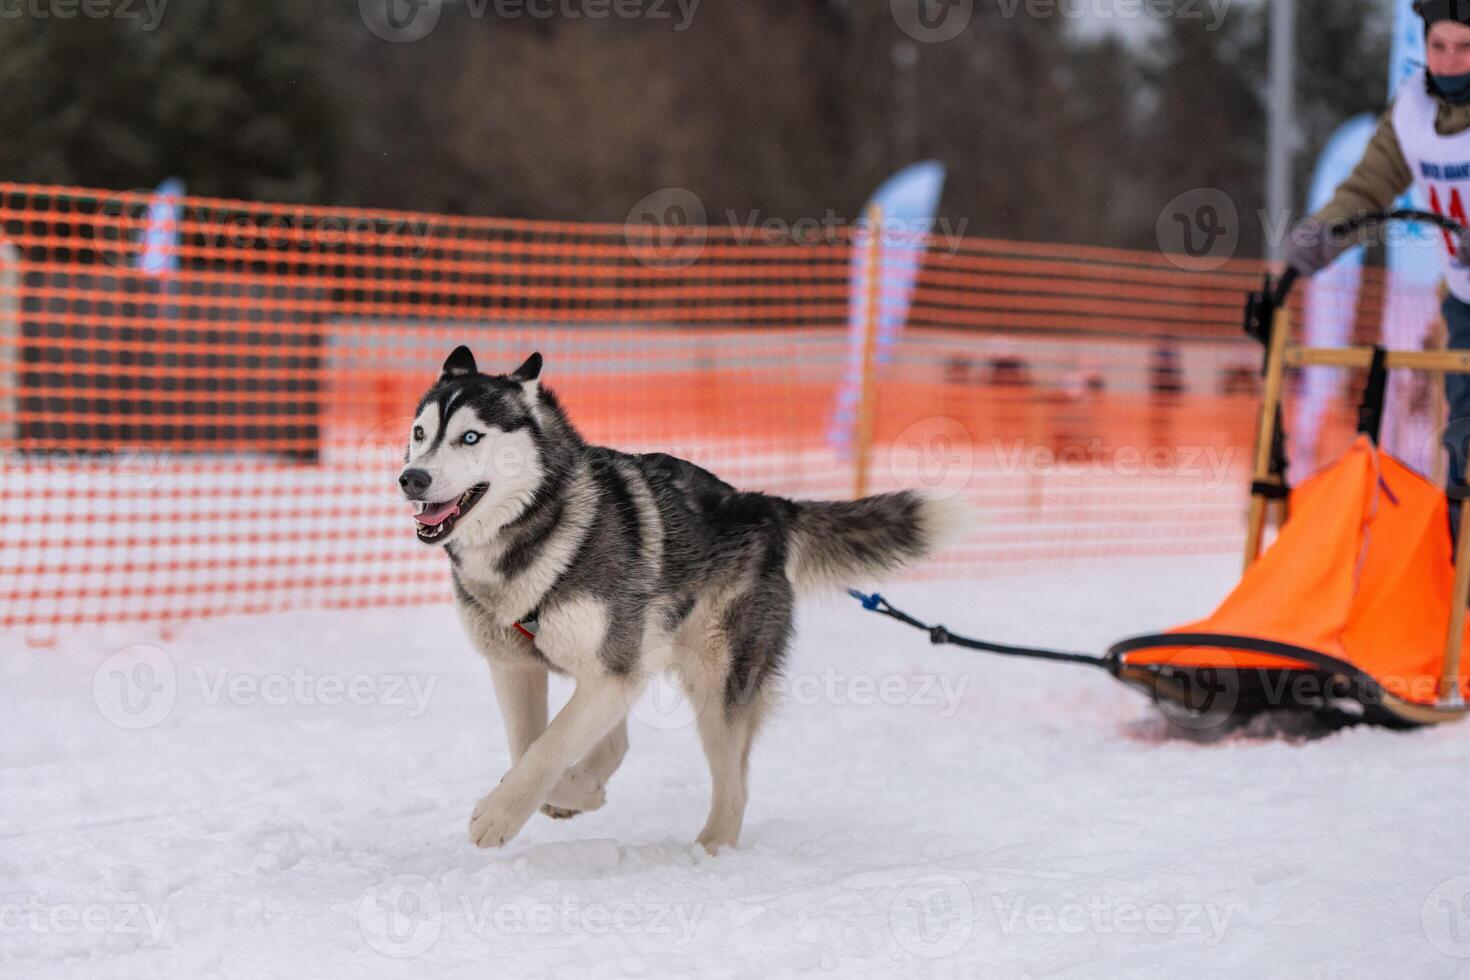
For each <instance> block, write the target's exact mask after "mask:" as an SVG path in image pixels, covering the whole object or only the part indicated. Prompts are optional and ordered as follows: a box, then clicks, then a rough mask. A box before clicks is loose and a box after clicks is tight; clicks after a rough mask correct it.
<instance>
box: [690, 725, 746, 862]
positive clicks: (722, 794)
mask: <svg viewBox="0 0 1470 980" xmlns="http://www.w3.org/2000/svg"><path fill="white" fill-rule="evenodd" d="M760 714H761V711H760V707H759V705H758V704H734V705H729V704H725V703H723V701H722V700H721V699H719V698H714V699H711V702H710V703H707V704H706V705H705V706H704V710H703V711H701V712H700V713H699V740H700V742H701V743H702V744H703V745H704V754H705V757H706V758H707V759H708V760H709V774H710V784H711V791H710V807H709V818H708V819H707V820H706V821H705V822H704V829H703V830H701V831H700V832H699V837H698V838H697V839H698V841H699V843H700V844H701V845H703V847H704V849H705V850H706V851H709V852H710V853H711V854H713V853H714V852H715V849H716V848H719V847H734V846H735V842H736V840H737V839H738V838H739V837H740V825H741V824H742V823H743V822H744V821H745V801H746V774H747V773H748V772H749V770H750V745H751V742H752V741H753V740H754V738H755V731H756V728H757V726H758V725H759V723H760Z"/></svg>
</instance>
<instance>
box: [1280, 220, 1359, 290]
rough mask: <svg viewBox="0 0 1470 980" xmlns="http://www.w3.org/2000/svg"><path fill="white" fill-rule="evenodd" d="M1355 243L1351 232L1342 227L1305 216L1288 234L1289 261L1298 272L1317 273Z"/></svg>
mask: <svg viewBox="0 0 1470 980" xmlns="http://www.w3.org/2000/svg"><path fill="white" fill-rule="evenodd" d="M1354 244H1355V242H1354V241H1353V237H1352V235H1351V234H1343V229H1341V228H1331V227H1328V226H1326V225H1322V224H1320V223H1318V222H1317V221H1314V220H1313V219H1311V218H1303V219H1302V220H1300V221H1298V222H1297V223H1296V226H1295V227H1294V228H1292V229H1291V234H1290V235H1289V236H1287V239H1286V255H1285V258H1286V264H1287V265H1289V266H1291V267H1292V268H1293V269H1295V270H1296V271H1297V274H1298V275H1301V276H1311V275H1316V274H1317V273H1318V272H1320V271H1322V270H1323V269H1325V268H1327V266H1329V265H1331V264H1332V260H1333V259H1335V258H1337V257H1338V256H1339V255H1341V254H1342V253H1343V252H1345V251H1347V250H1348V249H1349V248H1350V247H1352V245H1354Z"/></svg>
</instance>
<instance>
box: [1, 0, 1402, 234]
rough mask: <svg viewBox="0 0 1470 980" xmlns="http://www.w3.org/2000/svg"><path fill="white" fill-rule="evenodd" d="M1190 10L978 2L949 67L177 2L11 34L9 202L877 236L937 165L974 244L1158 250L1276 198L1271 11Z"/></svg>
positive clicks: (863, 30)
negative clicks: (1269, 155) (152, 190)
mask: <svg viewBox="0 0 1470 980" xmlns="http://www.w3.org/2000/svg"><path fill="white" fill-rule="evenodd" d="M914 2H915V3H919V2H927V0H914ZM1175 2H1177V3H1178V8H1177V9H1178V15H1177V16H1171V17H1164V18H1161V19H1158V20H1157V21H1155V22H1153V23H1152V25H1150V26H1142V27H1140V26H1139V24H1140V23H1141V22H1138V21H1135V22H1133V31H1134V35H1136V36H1130V41H1129V43H1126V44H1125V43H1123V42H1121V41H1119V40H1117V39H1116V38H1114V37H1113V36H1111V35H1103V36H1101V38H1100V39H1099V38H1097V37H1094V38H1093V39H1086V38H1085V37H1083V36H1082V35H1081V34H1079V32H1077V31H1075V30H1073V29H1072V27H1071V25H1070V20H1069V18H1066V17H1062V16H1060V15H1058V14H1053V15H1051V16H1045V15H1043V16H1037V15H1036V14H1035V13H1034V11H1041V12H1043V14H1044V13H1045V11H1047V10H1053V11H1055V10H1058V9H1066V8H1057V7H1050V6H1047V5H1041V4H1028V3H1027V2H1026V0H1018V2H1017V3H1010V2H1001V0H977V2H976V4H975V9H974V15H973V18H972V20H971V22H970V23H969V26H968V27H967V29H966V30H965V31H964V32H963V33H961V34H960V35H959V36H958V37H956V38H954V39H952V40H948V41H944V42H941V43H920V42H916V41H914V40H912V39H911V38H910V37H909V36H908V35H907V34H905V33H904V32H903V31H902V30H901V29H900V28H899V25H898V23H897V22H896V20H895V18H894V16H893V13H892V11H891V9H890V4H889V2H887V0H738V2H737V0H704V2H703V3H701V4H700V5H699V6H698V7H697V9H696V13H695V16H694V17H693V19H692V21H691V23H690V25H689V27H688V29H687V30H684V31H676V30H674V27H673V23H672V22H671V21H670V20H649V19H642V20H623V19H618V18H611V17H610V18H607V19H602V20H590V19H587V18H581V19H577V20H568V19H565V18H553V19H546V20H535V19H530V18H527V17H524V16H523V17H519V18H516V19H502V18H497V17H496V16H495V7H494V6H493V5H490V6H486V5H485V4H483V3H480V4H475V5H471V4H469V3H467V2H466V0H458V2H454V0H450V2H447V3H446V6H445V7H444V8H443V10H442V13H441V15H440V20H439V23H438V24H437V26H436V27H435V29H434V30H433V31H432V32H431V33H430V34H429V35H428V36H427V37H425V38H423V39H421V40H418V41H415V42H413V43H403V44H392V43H387V42H385V41H383V40H381V39H380V38H378V37H377V36H375V35H374V34H373V33H371V32H370V31H369V30H368V29H367V28H366V26H365V25H364V22H363V20H362V17H361V14H360V12H359V5H358V3H357V0H172V2H171V3H169V4H168V6H167V7H166V9H165V13H164V15H163V17H162V19H161V20H160V21H159V23H158V25H157V27H156V29H154V30H147V31H145V30H142V29H140V25H139V23H138V22H137V21H136V20H129V19H122V18H102V19H89V18H82V17H77V18H72V19H67V20H62V19H58V18H54V17H52V18H37V17H23V18H9V19H5V20H0V91H3V92H4V93H5V98H4V99H3V100H0V178H4V179H10V180H24V181H41V182H48V183H75V184H82V185H91V186H100V187H110V188H132V187H146V186H153V185H155V184H156V183H157V182H158V181H159V180H160V179H162V178H163V177H165V176H169V175H178V176H180V177H182V178H183V179H184V180H185V182H186V184H187V186H188V188H189V190H190V191H191V192H193V193H198V194H208V195H222V196H230V197H243V198H264V199H270V200H283V201H312V202H324V203H338V204H352V205H363V206H378V207H393V208H410V209H424V210H432V211H448V212H452V213H467V214H492V215H501V216H514V217H535V218H554V219H575V220H593V221H619V220H622V219H623V218H624V217H625V216H626V215H627V214H628V210H629V208H630V207H631V206H632V205H633V204H634V203H635V202H636V201H638V200H639V199H640V198H642V197H644V196H645V195H647V194H649V193H650V192H652V191H654V190H657V189H659V188H662V187H668V186H677V187H685V188H688V189H689V190H691V191H693V192H694V193H695V194H697V195H698V196H699V197H700V199H701V200H702V201H703V202H704V204H705V208H706V213H707V214H708V216H709V217H710V220H712V221H724V220H725V215H726V213H727V212H733V213H735V214H736V215H737V218H738V220H742V221H744V220H746V219H747V218H749V217H750V216H751V215H752V212H758V214H759V217H761V218H769V217H775V218H782V219H786V220H795V219H798V218H813V217H815V218H821V217H822V216H824V215H826V214H828V213H831V214H834V215H835V216H836V217H838V218H843V219H853V218H855V217H857V215H858V213H859V210H860V208H861V206H862V203H863V201H864V199H865V198H866V195H867V194H868V192H869V191H870V190H871V189H872V188H873V187H874V186H875V185H876V184H877V183H878V182H879V181H880V180H881V179H882V178H883V177H884V176H886V175H887V174H889V173H891V172H892V171H893V170H895V169H897V168H898V167H899V166H900V165H902V164H903V163H906V162H909V161H911V160H915V159H921V158H925V157H935V158H938V159H940V160H942V161H943V162H944V163H945V164H946V165H947V166H948V168H949V173H950V177H949V183H948V187H947V190H946V193H945V200H944V206H943V210H944V214H945V216H946V217H947V218H948V219H949V220H950V222H951V224H952V226H958V225H959V223H960V222H964V228H965V231H966V233H968V234H973V235H990V236H998V237H1009V238H1022V239H1036V240H1052V241H1067V242H1082V243H1092V244H1107V245H1120V246H1131V247H1145V248H1148V247H1154V246H1155V239H1154V227H1155V221H1156V219H1157V217H1158V214H1159V210H1160V208H1161V207H1162V206H1163V205H1164V204H1165V202H1167V201H1169V200H1170V199H1172V198H1174V197H1175V196H1177V195H1178V194H1180V193H1181V192H1183V191H1187V190H1189V189H1192V188H1197V187H1215V188H1219V189H1221V190H1223V191H1225V192H1226V193H1228V194H1229V195H1231V197H1232V199H1233V200H1234V201H1236V202H1237V205H1238V207H1239V209H1240V211H1241V213H1242V214H1243V215H1247V216H1253V215H1254V212H1255V210H1256V209H1257V208H1259V207H1260V206H1261V202H1262V196H1263V192H1262V188H1263V183H1264V150H1265V128H1266V124H1265V106H1264V95H1265V90H1266V79H1265V50H1266V35H1265V17H1266V11H1265V10H1264V9H1263V8H1264V5H1261V4H1246V3H1233V4H1231V5H1229V6H1228V7H1227V8H1224V16H1223V17H1222V18H1219V19H1218V22H1217V20H1216V18H1214V17H1213V16H1211V15H1210V13H1209V11H1208V8H1205V7H1204V6H1203V5H1202V4H1201V3H1200V2H1199V0H1175ZM1089 6H1094V7H1097V8H1098V9H1099V10H1100V11H1103V12H1106V11H1108V10H1109V9H1114V8H1113V7H1110V5H1109V4H1108V3H1104V2H1101V0H1099V2H1098V3H1094V4H1090V5H1089ZM1376 6H1377V5H1374V4H1371V3H1370V2H1369V0H1299V4H1298V8H1299V11H1300V25H1299V27H1298V41H1299V49H1300V59H1301V60H1300V73H1301V74H1300V84H1299V85H1298V94H1299V98H1300V104H1299V111H1300V123H1301V125H1300V133H1299V135H1300V139H1301V142H1300V145H1299V150H1300V152H1299V153H1298V155H1297V167H1298V176H1299V180H1298V187H1299V188H1303V189H1304V188H1305V182H1306V176H1307V172H1308V171H1309V169H1310V166H1311V163H1312V161H1313V159H1314V158H1315V155H1316V151H1317V150H1318V149H1319V148H1320V146H1321V145H1322V143H1323V142H1324V141H1325V139H1326V138H1327V136H1328V135H1329V134H1330V132H1331V130H1332V128H1333V127H1334V126H1336V125H1337V124H1338V123H1339V122H1341V121H1342V120H1343V119H1345V118H1346V117H1347V116H1349V115H1351V114H1353V113H1355V112H1360V111H1364V110H1376V109H1381V108H1382V107H1383V104H1384V102H1385V97H1384V84H1385V83H1384V78H1385V76H1386V74H1387V64H1386V63H1387V35H1388V23H1387V17H1386V14H1384V13H1380V12H1378V11H1377V9H1376ZM1116 9H1123V8H1121V7H1118V8H1116ZM1028 11H1033V12H1032V13H1028ZM477 12H478V13H479V16H476V13H477ZM1008 12H1012V13H1011V15H1010V16H1007V14H1008ZM1201 12H1203V15H1202V16H1201V15H1200V14H1201ZM1260 231H1261V229H1260V226H1259V223H1258V222H1256V221H1254V220H1247V221H1246V222H1245V223H1244V224H1243V226H1242V240H1241V253H1242V254H1259V252H1260V249H1261V235H1260Z"/></svg>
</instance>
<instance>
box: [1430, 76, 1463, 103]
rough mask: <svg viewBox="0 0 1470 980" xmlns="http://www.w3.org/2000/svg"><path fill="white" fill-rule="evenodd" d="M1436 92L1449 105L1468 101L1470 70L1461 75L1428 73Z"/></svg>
mask: <svg viewBox="0 0 1470 980" xmlns="http://www.w3.org/2000/svg"><path fill="white" fill-rule="evenodd" d="M1429 77H1430V78H1431V79H1433V80H1434V87H1435V90H1436V94H1438V95H1439V97H1440V98H1442V99H1444V100H1445V101H1446V102H1448V103H1450V104H1451V105H1464V104H1465V103H1467V102H1470V72H1466V73H1465V74H1463V75H1430V76H1429Z"/></svg>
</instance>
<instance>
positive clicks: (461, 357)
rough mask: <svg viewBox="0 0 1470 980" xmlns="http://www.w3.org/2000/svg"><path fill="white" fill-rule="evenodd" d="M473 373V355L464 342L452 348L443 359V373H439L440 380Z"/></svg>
mask: <svg viewBox="0 0 1470 980" xmlns="http://www.w3.org/2000/svg"><path fill="white" fill-rule="evenodd" d="M474 373H475V355H474V354H471V353H470V349H469V348H468V347H466V346H465V345H464V344H460V345H459V346H458V347H456V348H455V349H454V353H452V354H450V355H449V357H448V358H446V359H445V361H444V373H442V374H440V375H439V380H440V381H448V380H449V379H450V378H462V377H464V376H465V375H467V374H474Z"/></svg>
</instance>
